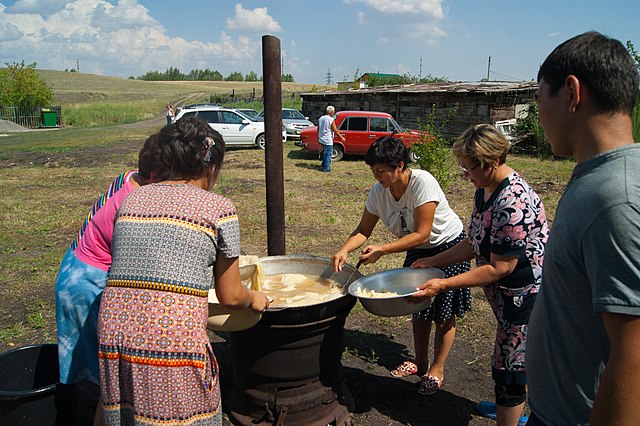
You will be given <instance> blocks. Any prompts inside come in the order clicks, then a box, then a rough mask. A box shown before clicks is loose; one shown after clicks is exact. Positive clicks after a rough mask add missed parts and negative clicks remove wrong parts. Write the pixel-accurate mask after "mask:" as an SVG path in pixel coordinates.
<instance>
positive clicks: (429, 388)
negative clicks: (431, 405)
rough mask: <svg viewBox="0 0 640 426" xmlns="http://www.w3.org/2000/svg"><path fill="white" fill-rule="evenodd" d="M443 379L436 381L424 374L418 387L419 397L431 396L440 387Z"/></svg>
mask: <svg viewBox="0 0 640 426" xmlns="http://www.w3.org/2000/svg"><path fill="white" fill-rule="evenodd" d="M443 381H444V379H438V378H437V377H436V376H432V375H431V374H428V373H427V374H425V375H424V376H422V377H421V378H420V387H419V388H418V393H419V394H420V395H433V394H434V393H436V391H437V390H438V389H440V388H441V387H442V382H443Z"/></svg>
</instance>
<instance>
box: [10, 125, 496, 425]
mask: <svg viewBox="0 0 640 426" xmlns="http://www.w3.org/2000/svg"><path fill="white" fill-rule="evenodd" d="M148 124H149V123H144V125H148ZM135 125H136V126H139V125H141V124H135ZM130 149H131V148H130V147H129V146H128V145H127V144H124V143H123V144H122V145H114V146H111V147H109V148H108V149H103V148H99V147H96V149H94V150H92V151H91V152H90V154H91V155H88V153H82V154H81V155H83V158H82V159H79V158H78V157H77V155H78V153H74V154H64V153H62V154H58V155H56V156H44V155H43V156H31V157H30V158H29V161H26V160H16V159H13V160H12V161H11V162H10V163H9V162H7V164H0V167H13V166H16V165H27V164H29V163H31V164H34V163H35V164H43V165H46V164H47V163H49V162H51V161H55V162H56V163H57V164H58V165H65V164H67V163H70V164H71V163H75V162H78V161H82V162H83V164H85V162H87V163H88V164H89V165H90V164H91V161H96V160H95V158H99V157H100V156H101V155H102V156H104V157H110V156H114V157H117V156H120V155H122V154H124V153H126V152H129V151H130ZM98 151H100V152H98ZM102 151H104V152H102ZM96 154H100V155H96ZM52 157H54V158H52ZM85 157H86V158H85ZM472 293H473V296H474V302H473V311H472V312H470V313H468V314H467V315H466V316H465V318H463V319H462V320H460V321H459V323H458V335H457V337H456V340H455V343H454V347H453V349H452V351H451V354H450V356H449V359H448V361H447V366H446V370H445V379H444V386H443V387H442V389H441V390H440V391H438V392H437V393H436V394H434V395H431V396H423V395H420V394H418V392H417V390H418V385H419V377H418V376H411V377H407V378H402V379H398V378H393V377H391V375H390V374H389V371H390V370H391V369H393V368H394V367H396V366H397V365H398V364H400V363H401V362H402V361H403V360H405V359H407V358H411V357H412V355H413V337H412V332H411V323H410V318H409V317H393V318H381V317H375V316H373V315H371V314H369V313H368V312H366V311H365V310H364V309H363V308H362V307H360V306H359V305H356V307H355V308H354V309H353V310H352V311H351V313H350V314H349V316H348V317H347V321H346V325H345V337H344V345H345V352H344V354H343V357H342V365H343V374H344V383H345V385H346V387H347V389H348V390H349V392H350V393H351V395H352V396H353V401H354V408H353V410H352V411H351V413H350V414H351V419H350V421H351V424H352V425H353V426H374V425H375V426H378V425H492V424H494V423H495V422H494V421H493V420H490V419H487V418H483V417H481V416H480V415H479V414H478V413H477V412H476V411H475V406H476V404H477V403H478V401H480V400H492V399H493V381H492V380H491V374H490V364H489V357H490V354H491V352H492V350H493V345H492V341H493V330H494V327H495V320H494V319H493V315H492V314H491V312H490V310H489V307H488V305H487V303H486V301H485V300H484V296H483V294H482V292H481V290H478V289H474V290H473V292H472ZM227 337H228V336H226V335H225V334H223V333H221V334H214V333H211V339H212V341H213V342H214V352H215V353H216V356H217V357H218V360H219V362H220V370H221V377H220V379H221V386H222V392H223V409H224V410H228V407H227V406H226V403H225V396H226V395H228V394H229V391H230V389H231V387H232V386H233V383H232V382H233V379H232V372H233V362H232V360H231V358H230V356H229V354H230V344H229V343H228V342H227ZM24 343H27V342H24ZM431 347H433V344H431ZM87 395H88V397H92V396H91V395H95V394H89V393H87ZM226 423H227V424H228V421H226Z"/></svg>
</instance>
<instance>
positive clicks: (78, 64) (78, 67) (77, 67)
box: [76, 58, 80, 72]
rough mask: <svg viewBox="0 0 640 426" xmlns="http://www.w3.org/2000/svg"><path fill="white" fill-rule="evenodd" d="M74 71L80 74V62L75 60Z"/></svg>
mask: <svg viewBox="0 0 640 426" xmlns="http://www.w3.org/2000/svg"><path fill="white" fill-rule="evenodd" d="M76 71H78V72H80V60H79V59H78V58H76Z"/></svg>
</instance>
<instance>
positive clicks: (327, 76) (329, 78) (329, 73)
mask: <svg viewBox="0 0 640 426" xmlns="http://www.w3.org/2000/svg"><path fill="white" fill-rule="evenodd" d="M326 78H327V86H328V85H330V84H331V68H327V75H326Z"/></svg>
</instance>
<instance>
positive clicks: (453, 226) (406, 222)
mask: <svg viewBox="0 0 640 426" xmlns="http://www.w3.org/2000/svg"><path fill="white" fill-rule="evenodd" d="M365 162H366V163H367V164H368V165H369V167H371V170H372V171H373V175H374V177H375V179H376V180H377V181H378V182H377V183H376V184H375V185H374V186H373V188H372V189H371V191H369V196H368V198H367V201H366V204H365V209H364V211H363V213H362V218H361V219H360V223H359V224H358V226H357V227H356V229H355V230H354V231H353V232H352V233H351V235H350V236H349V238H348V239H347V241H346V242H345V243H344V245H343V246H342V248H340V250H338V251H337V252H336V254H334V256H333V269H334V270H335V271H338V270H340V269H341V268H342V265H344V262H345V261H346V259H347V256H348V254H349V253H350V252H352V251H354V250H356V249H357V248H358V247H360V246H362V245H363V244H364V243H365V242H366V241H367V239H368V238H369V237H370V236H371V233H372V232H373V229H374V227H375V225H376V223H378V220H380V219H381V220H382V222H383V223H384V225H385V226H386V227H387V229H388V230H389V231H390V232H391V233H392V234H394V235H395V236H396V237H397V239H396V240H394V241H392V242H390V243H387V244H382V245H367V246H366V247H364V248H363V249H362V250H361V251H360V260H362V261H363V263H365V264H371V263H374V262H376V261H377V260H378V259H379V258H380V257H381V256H383V255H385V254H389V253H399V252H407V254H406V257H405V261H404V266H405V267H408V266H410V265H411V264H412V263H413V262H414V261H416V260H417V259H420V258H422V257H429V256H434V255H436V254H438V253H440V252H442V251H444V250H447V249H448V248H450V247H453V246H455V245H456V244H457V243H458V242H460V241H462V240H464V239H466V234H465V232H464V227H463V225H462V221H461V220H460V218H459V217H458V216H457V215H456V214H455V212H454V211H453V210H452V209H451V207H449V203H448V201H447V199H446V197H445V195H444V192H443V191H442V189H441V188H440V185H439V184H438V181H436V179H435V178H434V177H433V176H432V175H431V174H430V173H429V172H427V171H425V170H412V169H410V168H408V164H409V150H408V149H407V147H406V146H405V145H404V144H403V143H402V141H401V140H399V139H397V138H393V137H382V138H380V139H378V140H377V141H375V142H374V144H373V145H371V147H370V148H369V150H368V151H367V154H366V156H365ZM442 269H443V270H444V272H445V274H446V276H447V277H450V276H454V275H458V274H461V273H463V272H466V271H468V270H469V269H470V264H469V262H462V263H458V264H454V265H451V266H449V267H446V268H442ZM469 310H471V292H470V291H469V290H468V289H460V290H454V291H448V292H445V293H441V294H439V295H438V296H437V297H436V298H435V300H434V302H433V303H432V304H431V305H430V306H429V307H428V308H427V309H425V310H424V311H421V312H417V313H415V314H413V319H412V324H413V338H414V344H415V358H414V359H413V360H406V361H404V362H403V363H401V364H400V365H399V366H398V367H397V368H395V369H394V370H392V371H391V375H392V376H394V377H405V376H409V375H412V374H418V375H420V376H421V380H420V388H419V389H418V392H420V393H421V394H425V395H430V394H433V393H435V392H436V391H437V390H438V389H439V388H440V387H441V386H442V383H443V379H444V364H445V361H446V359H447V357H448V355H449V351H450V350H451V347H452V346H453V340H454V338H455V333H456V316H461V315H463V314H464V313H465V312H467V311H469ZM431 321H433V322H435V323H436V331H435V340H434V348H433V352H434V353H433V359H432V360H431V363H430V362H429V354H428V352H429V334H430V333H431Z"/></svg>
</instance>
